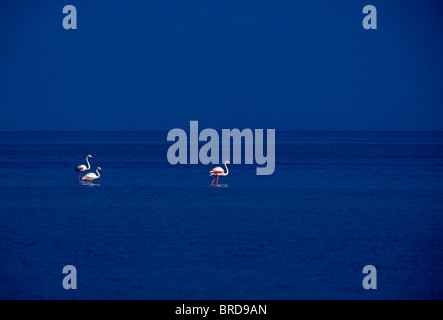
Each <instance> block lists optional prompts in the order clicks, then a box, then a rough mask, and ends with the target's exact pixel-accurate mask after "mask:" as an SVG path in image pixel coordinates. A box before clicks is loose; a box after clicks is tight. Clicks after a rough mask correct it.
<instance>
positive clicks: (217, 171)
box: [209, 160, 230, 186]
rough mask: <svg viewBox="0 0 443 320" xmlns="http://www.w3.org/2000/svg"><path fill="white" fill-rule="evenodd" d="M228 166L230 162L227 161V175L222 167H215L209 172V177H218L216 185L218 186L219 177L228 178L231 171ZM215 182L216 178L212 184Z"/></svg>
mask: <svg viewBox="0 0 443 320" xmlns="http://www.w3.org/2000/svg"><path fill="white" fill-rule="evenodd" d="M226 164H230V162H229V161H228V160H226V161H225V162H224V165H225V168H226V173H225V171H224V170H223V168H222V167H215V168H214V169H212V170H211V171H209V175H210V176H216V177H217V182H216V183H215V185H216V186H217V185H218V177H219V176H227V175H228V174H229V169H228V166H227V165H226ZM214 180H215V177H214V179H213V180H212V182H211V184H214Z"/></svg>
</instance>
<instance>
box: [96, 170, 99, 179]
mask: <svg viewBox="0 0 443 320" xmlns="http://www.w3.org/2000/svg"><path fill="white" fill-rule="evenodd" d="M95 172H97V179H98V178H100V172H98V169H97V170H96V171H95Z"/></svg>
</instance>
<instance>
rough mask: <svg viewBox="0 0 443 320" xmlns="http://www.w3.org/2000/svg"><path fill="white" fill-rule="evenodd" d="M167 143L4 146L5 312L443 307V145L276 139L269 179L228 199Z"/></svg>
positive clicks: (332, 135) (232, 178) (402, 135)
mask: <svg viewBox="0 0 443 320" xmlns="http://www.w3.org/2000/svg"><path fill="white" fill-rule="evenodd" d="M166 135H167V132H57V133H42V132H40V133H31V132H28V133H19V132H15V133H7V132H3V133H0V183H1V184H0V208H1V213H0V298H2V299H441V298H443V256H442V246H443V233H442V231H443V215H442V209H443V184H442V179H443V170H442V169H443V133H442V132H279V131H277V133H276V169H275V173H274V174H273V175H270V176H257V175H256V167H257V165H255V164H254V165H244V164H242V165H235V164H231V165H230V166H229V170H230V173H229V175H228V176H226V177H221V178H220V183H223V184H227V185H228V187H225V188H217V187H211V186H210V182H211V180H212V178H210V177H209V172H208V171H209V170H210V169H212V167H214V165H208V166H205V165H202V164H199V165H176V166H173V165H170V164H169V163H168V161H167V157H166V155H167V150H168V147H169V146H170V145H171V142H168V141H167V140H166ZM88 154H92V155H93V156H94V159H93V160H92V161H91V164H92V168H93V169H95V168H96V167H97V166H100V167H101V168H102V169H103V171H102V172H101V174H102V176H101V177H100V179H98V180H97V181H96V182H95V184H96V185H92V186H86V185H81V184H79V183H78V181H77V179H78V175H77V174H76V173H75V172H74V168H75V167H76V166H77V165H79V164H84V163H85V157H86V155H88ZM231 163H232V159H231ZM65 265H74V266H75V267H76V268H77V290H65V289H63V286H62V280H63V277H64V276H65V275H64V274H63V273H62V269H63V267H64V266H65ZM365 265H374V266H375V267H376V268H377V290H365V289H363V287H362V280H363V277H364V276H365V275H364V274H362V269H363V267H364V266H365Z"/></svg>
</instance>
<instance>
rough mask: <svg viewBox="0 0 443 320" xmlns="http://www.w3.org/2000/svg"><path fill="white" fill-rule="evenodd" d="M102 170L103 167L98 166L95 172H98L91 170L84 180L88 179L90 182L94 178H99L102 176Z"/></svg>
mask: <svg viewBox="0 0 443 320" xmlns="http://www.w3.org/2000/svg"><path fill="white" fill-rule="evenodd" d="M99 170H100V171H102V168H100V167H98V168H97V170H96V171H95V172H97V174H95V173H94V172H89V173H88V174H87V175H85V176H84V177H83V178H82V180H88V181H89V182H92V180H95V179H98V178H100V172H99Z"/></svg>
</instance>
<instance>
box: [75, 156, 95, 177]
mask: <svg viewBox="0 0 443 320" xmlns="http://www.w3.org/2000/svg"><path fill="white" fill-rule="evenodd" d="M88 158H91V159H92V156H91V155H90V154H88V155H87V156H86V163H87V164H88V166H85V165H84V164H81V165H79V166H78V167H77V168H75V172H80V173H79V174H78V181H80V179H81V178H83V177H82V172H85V171H87V170H89V169H91V165H90V164H89V159H88Z"/></svg>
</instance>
